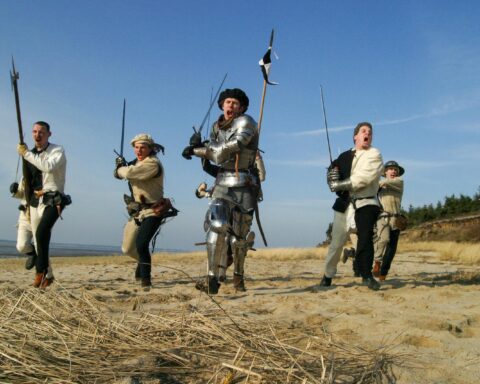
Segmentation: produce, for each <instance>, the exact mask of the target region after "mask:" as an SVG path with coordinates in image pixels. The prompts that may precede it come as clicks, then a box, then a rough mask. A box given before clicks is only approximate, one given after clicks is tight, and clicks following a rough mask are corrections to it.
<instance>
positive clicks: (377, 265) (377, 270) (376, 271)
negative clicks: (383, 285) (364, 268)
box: [372, 261, 381, 277]
mask: <svg viewBox="0 0 480 384" xmlns="http://www.w3.org/2000/svg"><path fill="white" fill-rule="evenodd" d="M380 266H381V265H380V262H379V261H375V264H374V265H373V271H372V273H373V276H375V277H378V276H380Z"/></svg>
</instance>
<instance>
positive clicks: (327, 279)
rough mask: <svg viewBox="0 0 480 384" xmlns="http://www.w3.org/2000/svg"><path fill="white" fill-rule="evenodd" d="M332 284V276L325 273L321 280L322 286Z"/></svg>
mask: <svg viewBox="0 0 480 384" xmlns="http://www.w3.org/2000/svg"><path fill="white" fill-rule="evenodd" d="M331 285H332V278H331V277H327V276H325V275H323V277H322V280H321V281H320V286H321V287H330V286H331Z"/></svg>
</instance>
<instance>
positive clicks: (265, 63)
mask: <svg viewBox="0 0 480 384" xmlns="http://www.w3.org/2000/svg"><path fill="white" fill-rule="evenodd" d="M272 44H273V30H272V35H271V36H270V46H269V47H268V50H267V53H265V55H263V58H262V59H261V60H260V61H259V62H258V63H259V64H260V68H261V69H262V73H263V78H264V79H265V81H266V82H267V84H270V85H277V84H278V83H275V82H273V81H270V80H269V79H268V73H269V72H270V66H271V65H272V59H271V58H270V55H271V53H272Z"/></svg>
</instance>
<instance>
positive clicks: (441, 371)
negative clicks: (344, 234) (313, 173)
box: [0, 243, 480, 384]
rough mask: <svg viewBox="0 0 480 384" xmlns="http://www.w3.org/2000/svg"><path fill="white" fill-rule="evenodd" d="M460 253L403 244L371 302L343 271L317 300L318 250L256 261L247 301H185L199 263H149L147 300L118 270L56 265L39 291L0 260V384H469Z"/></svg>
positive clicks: (126, 268)
mask: <svg viewBox="0 0 480 384" xmlns="http://www.w3.org/2000/svg"><path fill="white" fill-rule="evenodd" d="M440 248H442V246H440ZM462 252H463V253H465V252H464V250H463V249H462V251H461V252H457V253H456V254H457V256H456V257H448V255H446V254H445V252H443V253H442V252H441V251H440V250H439V248H438V247H437V246H436V245H435V243H430V244H429V243H419V245H418V246H415V244H412V243H410V244H404V245H401V249H400V250H399V253H398V254H397V256H396V258H395V260H394V264H393V266H392V269H391V274H390V275H389V276H388V278H387V280H386V281H385V282H384V283H382V287H381V289H380V290H379V291H377V292H374V291H370V290H369V289H368V288H367V287H364V286H362V285H361V284H360V279H358V278H355V277H353V273H352V270H351V262H350V261H348V262H347V263H346V264H340V265H339V271H338V276H337V278H335V279H334V284H333V285H332V286H331V287H328V288H322V287H319V285H318V283H319V281H320V278H321V275H322V271H323V258H324V256H325V248H312V249H268V250H259V251H256V252H250V253H249V256H248V258H247V263H246V271H247V277H246V287H247V292H243V293H236V292H235V291H234V289H233V287H232V284H231V283H230V282H229V281H227V283H225V284H223V285H222V287H221V288H220V292H219V294H218V295H216V296H213V297H209V296H208V295H206V294H204V293H201V292H199V291H197V290H195V288H194V281H195V280H197V279H199V278H201V277H203V276H204V274H205V271H206V260H205V255H204V253H203V252H195V253H184V254H156V255H154V261H153V268H152V280H153V288H152V289H151V290H150V291H144V290H142V289H141V287H140V286H139V284H138V283H137V282H135V279H134V270H135V264H134V261H133V260H131V259H129V258H128V257H123V256H102V257H68V258H62V257H55V258H53V259H52V264H53V267H54V273H55V278H56V280H55V282H54V284H53V285H52V286H51V287H49V288H47V289H46V290H45V291H43V292H42V291H39V290H38V289H34V288H32V287H30V284H31V282H32V281H33V272H32V271H26V270H25V269H24V268H23V262H24V259H23V258H19V259H13V260H12V259H8V260H0V267H1V268H2V269H3V273H2V281H1V282H0V292H1V297H2V299H1V302H0V305H1V306H2V311H1V312H2V315H1V317H2V319H1V320H0V323H1V324H2V333H1V334H2V336H1V338H0V348H1V350H2V352H3V354H2V355H0V372H2V373H0V381H2V382H3V381H5V382H18V383H20V382H25V383H27V382H44V381H45V380H47V381H48V380H50V381H52V382H54V381H55V380H56V381H58V382H62V380H63V382H85V383H86V382H93V381H96V382H99V383H100V382H118V383H130V382H139V383H164V382H169V383H170V382H171V383H196V382H198V383H205V382H211V383H225V384H226V383H240V382H242V383H246V382H248V383H260V382H265V383H266V382H269V383H271V382H278V383H286V382H291V383H333V382H338V383H355V382H364V383H377V382H391V383H454V384H463V383H465V384H466V383H474V382H480V369H479V368H478V367H479V366H480V347H479V346H480V307H479V305H478V303H479V302H480V290H479V289H478V288H479V283H480V272H479V271H478V269H477V266H476V265H477V263H476V260H473V261H472V258H471V257H467V258H466V259H465V260H462V259H461V258H459V257H458V254H459V253H460V254H461V253H462ZM467 254H468V252H467ZM229 273H230V274H231V273H232V271H231V270H229ZM230 277H231V276H230ZM92 335H96V336H95V337H93V336H92ZM53 345H54V346H55V347H53ZM51 348H54V349H55V350H56V351H57V352H56V354H55V353H48V351H49V349H51ZM42 351H43V352H42ZM45 351H47V352H45ZM62 351H63V352H62ZM53 362H55V363H53ZM167 368H168V369H167ZM135 380H136V381H135Z"/></svg>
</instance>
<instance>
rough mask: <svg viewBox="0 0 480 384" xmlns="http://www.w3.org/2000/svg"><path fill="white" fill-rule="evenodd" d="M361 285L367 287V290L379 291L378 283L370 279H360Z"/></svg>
mask: <svg viewBox="0 0 480 384" xmlns="http://www.w3.org/2000/svg"><path fill="white" fill-rule="evenodd" d="M362 284H363V285H366V286H368V289H371V290H372V291H378V290H379V289H380V283H379V282H378V281H377V280H375V279H374V278H373V276H372V277H364V278H362Z"/></svg>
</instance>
